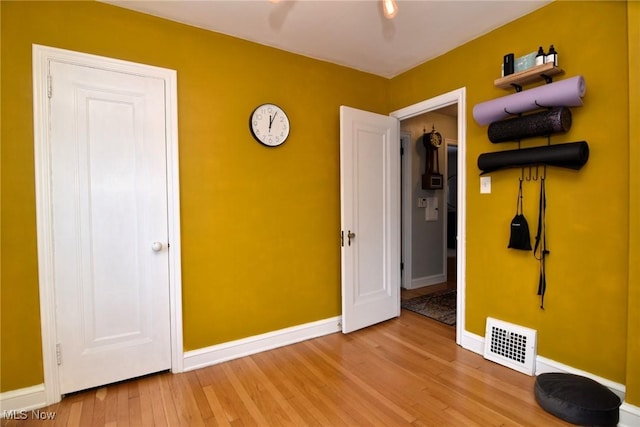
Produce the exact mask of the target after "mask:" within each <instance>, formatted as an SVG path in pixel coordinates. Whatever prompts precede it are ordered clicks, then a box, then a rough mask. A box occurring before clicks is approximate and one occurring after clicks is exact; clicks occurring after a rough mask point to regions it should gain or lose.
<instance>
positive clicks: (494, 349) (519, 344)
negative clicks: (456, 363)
mask: <svg viewBox="0 0 640 427" xmlns="http://www.w3.org/2000/svg"><path fill="white" fill-rule="evenodd" d="M536 338H537V332H536V331H535V330H534V329H529V328H525V327H524V326H518V325H514V324H512V323H507V322H503V321H502V320H498V319H493V318H491V317H487V328H486V331H485V335H484V358H485V359H487V360H491V361H493V362H496V363H499V364H501V365H504V366H506V367H508V368H511V369H515V370H516V371H519V372H522V373H524V374H527V375H534V373H535V369H536Z"/></svg>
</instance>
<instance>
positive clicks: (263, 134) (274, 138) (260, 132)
mask: <svg viewBox="0 0 640 427" xmlns="http://www.w3.org/2000/svg"><path fill="white" fill-rule="evenodd" d="M249 128H250V129H251V134H252V135H253V137H254V138H255V139H256V140H257V141H258V142H260V143H261V144H264V145H266V146H267V147H277V146H278V145H280V144H282V143H283V142H285V141H286V140H287V137H289V131H290V129H291V128H290V127H289V118H288V117H287V114H286V113H285V112H284V110H282V108H280V107H278V106H277V105H274V104H262V105H260V106H259V107H258V108H256V109H255V110H253V113H251V118H250V119H249Z"/></svg>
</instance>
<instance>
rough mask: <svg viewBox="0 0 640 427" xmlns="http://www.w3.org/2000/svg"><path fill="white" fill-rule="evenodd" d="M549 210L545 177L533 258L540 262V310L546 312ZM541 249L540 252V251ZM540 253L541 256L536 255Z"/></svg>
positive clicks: (541, 191)
mask: <svg viewBox="0 0 640 427" xmlns="http://www.w3.org/2000/svg"><path fill="white" fill-rule="evenodd" d="M546 210H547V194H546V192H545V189H544V177H543V178H541V179H540V207H539V213H538V232H537V233H536V243H535V246H534V249H533V256H535V257H536V259H537V260H538V261H540V278H539V280H538V295H540V308H541V309H543V310H544V294H545V292H546V290H547V277H546V273H545V257H546V256H547V255H549V253H550V252H549V250H548V249H547V226H546V222H545V216H546ZM538 249H539V251H538ZM538 252H539V255H536V253H538Z"/></svg>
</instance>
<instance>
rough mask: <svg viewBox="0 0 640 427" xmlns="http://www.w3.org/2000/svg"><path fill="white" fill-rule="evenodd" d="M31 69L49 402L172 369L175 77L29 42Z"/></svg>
mask: <svg viewBox="0 0 640 427" xmlns="http://www.w3.org/2000/svg"><path fill="white" fill-rule="evenodd" d="M33 64H34V71H33V81H34V133H35V138H34V144H35V153H36V167H35V173H36V213H37V237H38V263H39V277H40V309H41V330H42V347H43V365H44V377H45V378H44V379H45V395H46V401H47V404H51V403H55V402H57V401H59V400H60V398H61V395H62V394H64V393H68V392H72V391H76V390H81V389H83V388H89V387H94V386H97V385H102V384H106V383H110V382H114V381H120V380H123V379H127V378H131V377H135V376H139V375H144V374H147V373H150V372H156V371H160V370H165V369H168V368H171V369H172V370H173V371H174V372H180V371H181V370H182V359H183V356H182V335H181V329H182V325H181V319H182V316H181V312H180V306H181V301H180V299H181V298H180V238H179V237H180V233H179V209H178V207H179V198H178V188H179V187H178V169H177V166H178V163H177V114H176V111H177V106H176V93H177V91H176V73H175V71H173V70H167V69H162V68H157V67H150V66H146V65H141V64H135V63H130V62H126V61H120V60H115V59H110V58H103V57H98V56H94V55H87V54H82V53H77V52H72V51H66V50H62V49H55V48H49V47H44V46H38V45H34V46H33ZM53 88H55V90H53ZM115 123H117V126H115V125H114V124H115Z"/></svg>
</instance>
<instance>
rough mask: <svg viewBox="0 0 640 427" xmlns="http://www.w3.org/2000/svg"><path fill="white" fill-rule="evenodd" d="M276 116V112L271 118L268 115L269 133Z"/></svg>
mask: <svg viewBox="0 0 640 427" xmlns="http://www.w3.org/2000/svg"><path fill="white" fill-rule="evenodd" d="M277 114H278V112H277V111H276V114H274V115H273V116H272V115H271V114H269V132H271V124H272V123H273V119H275V118H276V115H277Z"/></svg>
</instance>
